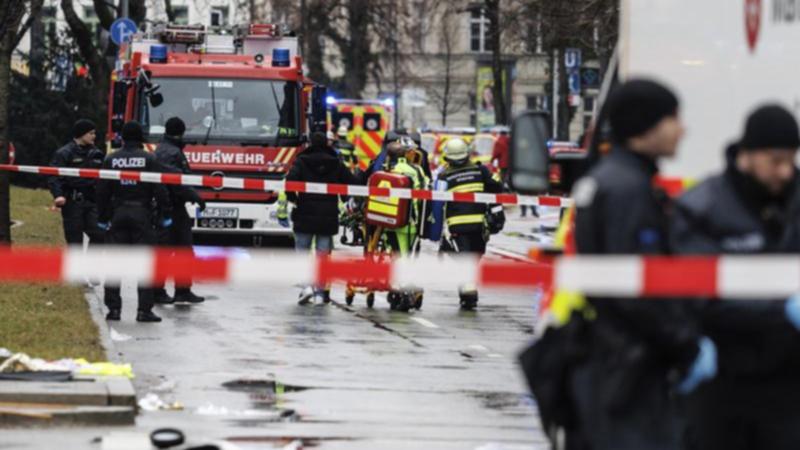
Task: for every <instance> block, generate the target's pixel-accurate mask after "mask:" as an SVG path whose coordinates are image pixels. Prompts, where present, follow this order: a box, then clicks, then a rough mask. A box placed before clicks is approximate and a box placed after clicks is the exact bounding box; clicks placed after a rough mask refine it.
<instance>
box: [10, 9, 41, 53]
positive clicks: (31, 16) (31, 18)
mask: <svg viewBox="0 0 800 450" xmlns="http://www.w3.org/2000/svg"><path fill="white" fill-rule="evenodd" d="M43 4H44V0H33V1H32V2H31V10H30V12H28V19H27V20H25V23H23V24H22V27H20V29H19V30H17V36H16V38H15V39H14V41H13V42H12V45H11V46H12V48H17V47H18V46H19V43H20V41H22V38H23V37H25V33H27V32H28V30H30V29H31V26H32V25H33V22H35V21H36V18H37V17H39V14H41V12H42V5H43Z"/></svg>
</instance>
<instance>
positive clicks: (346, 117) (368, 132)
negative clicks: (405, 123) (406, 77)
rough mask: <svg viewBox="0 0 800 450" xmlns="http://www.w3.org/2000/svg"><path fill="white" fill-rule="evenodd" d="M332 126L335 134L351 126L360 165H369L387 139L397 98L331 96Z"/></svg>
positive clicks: (349, 134) (350, 137) (349, 131)
mask: <svg viewBox="0 0 800 450" xmlns="http://www.w3.org/2000/svg"><path fill="white" fill-rule="evenodd" d="M325 100H326V103H327V105H328V124H329V125H328V129H329V130H331V131H332V132H333V133H334V134H336V132H337V131H338V130H339V128H341V127H345V128H347V141H348V142H350V143H351V144H353V146H354V147H355V148H356V156H357V157H358V165H359V167H360V168H361V169H366V168H367V167H368V166H369V163H370V162H371V161H372V160H373V159H375V158H376V157H377V156H378V155H379V154H380V152H381V149H382V146H383V139H384V137H386V133H387V132H388V131H389V129H390V128H391V127H392V120H393V119H394V101H392V99H384V100H352V99H338V98H336V97H334V96H328V97H327V98H326V99H325Z"/></svg>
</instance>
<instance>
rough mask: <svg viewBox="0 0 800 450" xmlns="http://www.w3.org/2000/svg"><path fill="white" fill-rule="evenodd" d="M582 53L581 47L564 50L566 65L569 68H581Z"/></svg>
mask: <svg viewBox="0 0 800 450" xmlns="http://www.w3.org/2000/svg"><path fill="white" fill-rule="evenodd" d="M582 56H583V55H582V54H581V49H579V48H568V49H566V50H564V66H565V67H566V68H567V69H580V67H581V64H583V61H581V60H582V58H581V57H582Z"/></svg>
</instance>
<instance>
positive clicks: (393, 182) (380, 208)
mask: <svg viewBox="0 0 800 450" xmlns="http://www.w3.org/2000/svg"><path fill="white" fill-rule="evenodd" d="M367 184H368V185H369V186H370V187H381V188H405V189H410V188H411V179H410V178H409V177H407V176H405V175H401V174H397V173H390V172H375V173H374V174H372V175H371V176H370V177H369V181H368V182H367ZM410 207H411V200H410V199H407V198H389V197H379V196H373V195H371V196H370V197H369V198H368V199H367V211H366V222H367V223H368V224H370V225H375V226H380V227H383V228H388V229H396V228H402V227H404V226H406V225H407V224H408V216H409V209H410Z"/></svg>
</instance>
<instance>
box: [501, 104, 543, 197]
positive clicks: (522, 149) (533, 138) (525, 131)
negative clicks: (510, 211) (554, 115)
mask: <svg viewBox="0 0 800 450" xmlns="http://www.w3.org/2000/svg"><path fill="white" fill-rule="evenodd" d="M549 129H550V117H549V116H548V115H547V113H544V112H541V111H527V112H524V113H522V114H521V115H520V116H518V117H517V118H516V119H514V124H513V125H512V127H511V148H510V149H509V150H510V155H509V157H510V160H509V163H510V164H509V168H510V171H511V173H510V176H509V182H510V184H511V187H512V188H513V189H514V190H515V191H517V192H521V193H523V194H540V193H543V192H547V189H548V187H549V186H548V175H549V169H548V160H549V151H548V149H547V141H548V140H549V139H550V133H549V131H548V130H549Z"/></svg>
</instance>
